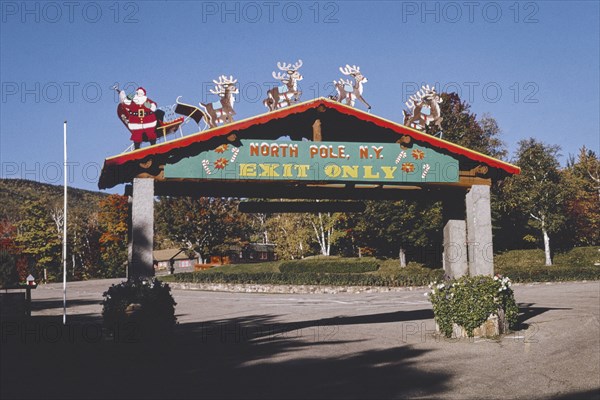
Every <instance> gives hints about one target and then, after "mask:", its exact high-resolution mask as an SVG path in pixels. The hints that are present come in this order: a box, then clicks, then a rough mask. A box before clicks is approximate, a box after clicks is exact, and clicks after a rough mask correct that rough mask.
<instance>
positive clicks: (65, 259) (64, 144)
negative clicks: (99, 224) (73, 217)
mask: <svg viewBox="0 0 600 400" xmlns="http://www.w3.org/2000/svg"><path fill="white" fill-rule="evenodd" d="M63 149H64V168H63V175H64V178H65V179H64V195H63V254H62V259H63V325H65V324H66V323H67V178H68V176H67V175H68V170H67V121H65V125H64V134H63Z"/></svg>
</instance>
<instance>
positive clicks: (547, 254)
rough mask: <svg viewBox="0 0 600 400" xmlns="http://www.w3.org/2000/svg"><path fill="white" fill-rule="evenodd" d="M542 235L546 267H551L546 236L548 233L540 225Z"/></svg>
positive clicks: (548, 238) (548, 242)
mask: <svg viewBox="0 0 600 400" xmlns="http://www.w3.org/2000/svg"><path fill="white" fill-rule="evenodd" d="M542 234H543V235H544V254H545V255H546V266H548V267H549V266H551V265H552V258H551V256H550V236H548V231H546V227H545V226H544V225H543V224H542Z"/></svg>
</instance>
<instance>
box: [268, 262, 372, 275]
mask: <svg viewBox="0 0 600 400" xmlns="http://www.w3.org/2000/svg"><path fill="white" fill-rule="evenodd" d="M378 268H379V264H378V263H377V262H376V261H375V260H359V261H356V260H352V261H348V259H341V260H298V261H286V262H284V263H282V264H281V265H280V266H279V270H280V271H281V272H286V273H296V274H299V273H309V272H314V273H330V274H344V273H350V274H360V273H364V272H371V271H377V269H378Z"/></svg>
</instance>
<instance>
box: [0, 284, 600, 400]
mask: <svg viewBox="0 0 600 400" xmlns="http://www.w3.org/2000/svg"><path fill="white" fill-rule="evenodd" d="M115 282H117V281H115V280H104V281H89V282H75V283H70V284H69V288H68V299H69V308H68V317H67V318H68V327H69V329H67V328H60V326H61V321H62V317H61V315H62V286H61V285H60V284H50V285H45V286H40V287H39V288H38V289H37V290H35V291H34V293H33V318H32V319H31V320H30V321H29V322H28V323H27V325H23V324H16V323H11V324H8V325H7V323H3V326H2V370H1V374H2V379H1V383H2V389H1V394H2V398H6V397H15V396H16V397H44V398H59V397H60V398H82V397H83V398H106V397H113V398H114V397H119V398H122V397H134V398H140V397H145V398H147V397H186V398H192V397H193V398H199V397H200V398H215V397H218V398H240V397H242V398H256V397H266V398H307V397H308V398H331V397H336V398H365V397H366V398H382V397H385V398H406V397H411V398H414V397H417V398H428V397H435V398H437V397H445V398H457V399H463V398H561V397H562V398H573V397H577V396H579V397H580V398H594V397H595V398H600V282H587V283H586V282H573V283H553V284H533V285H515V286H514V289H515V295H516V299H517V302H518V303H519V305H520V308H521V311H522V316H521V326H520V330H519V331H516V332H513V333H511V334H508V335H506V336H504V337H502V338H498V339H462V340H450V339H444V338H439V337H437V336H436V335H434V330H435V325H434V321H433V312H432V310H431V305H430V304H429V302H428V300H427V298H426V297H425V296H424V293H425V292H426V289H424V288H419V289H414V290H408V289H407V290H404V291H400V292H391V293H360V294H349V293H339V294H293V295H292V294H252V293H224V292H203V291H191V290H188V291H186V290H174V291H173V295H174V297H175V300H176V302H177V303H178V305H177V308H176V313H177V317H178V322H179V324H178V326H177V328H176V332H175V334H174V336H173V337H172V338H170V339H165V340H164V341H162V342H160V343H152V344H149V343H138V342H137V341H136V340H135V338H134V337H131V338H127V337H122V338H120V339H121V340H120V341H119V342H118V343H115V340H114V338H109V337H106V336H105V334H104V333H103V332H102V330H101V315H100V313H101V306H100V304H99V303H100V301H101V300H102V292H104V291H105V290H106V289H107V288H108V287H109V286H110V284H112V283H115Z"/></svg>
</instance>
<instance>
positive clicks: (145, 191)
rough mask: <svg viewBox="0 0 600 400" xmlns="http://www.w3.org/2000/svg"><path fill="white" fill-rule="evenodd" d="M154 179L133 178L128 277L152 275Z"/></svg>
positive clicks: (135, 277)
mask: <svg viewBox="0 0 600 400" xmlns="http://www.w3.org/2000/svg"><path fill="white" fill-rule="evenodd" d="M153 247H154V179H151V178H135V179H134V180H133V194H132V202H131V262H130V264H129V272H128V278H129V279H137V278H139V277H149V276H154V265H153V255H152V249H153Z"/></svg>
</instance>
